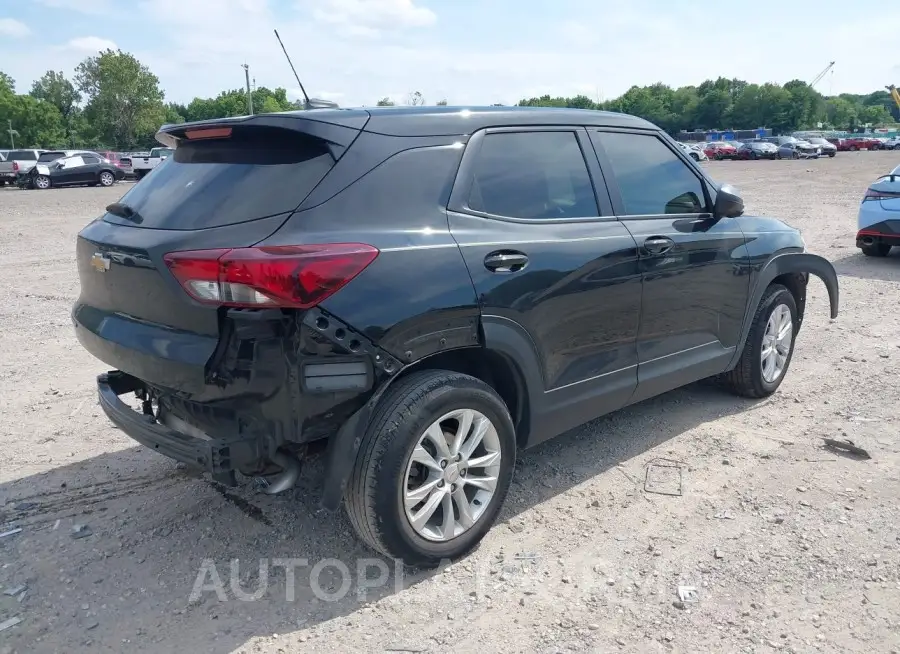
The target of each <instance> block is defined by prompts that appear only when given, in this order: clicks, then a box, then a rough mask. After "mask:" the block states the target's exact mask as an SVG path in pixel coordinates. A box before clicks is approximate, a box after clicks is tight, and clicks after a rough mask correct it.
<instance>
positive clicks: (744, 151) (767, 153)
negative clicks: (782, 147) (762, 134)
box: [737, 140, 778, 159]
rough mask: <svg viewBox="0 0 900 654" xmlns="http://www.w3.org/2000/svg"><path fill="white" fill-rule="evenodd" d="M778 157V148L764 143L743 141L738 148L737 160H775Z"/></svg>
mask: <svg viewBox="0 0 900 654" xmlns="http://www.w3.org/2000/svg"><path fill="white" fill-rule="evenodd" d="M777 157H778V148H777V147H776V146H775V145H774V144H772V143H767V142H766V141H756V140H755V141H745V142H744V143H743V144H742V145H741V147H739V148H738V151H737V158H738V159H775V158H777Z"/></svg>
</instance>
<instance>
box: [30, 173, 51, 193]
mask: <svg viewBox="0 0 900 654" xmlns="http://www.w3.org/2000/svg"><path fill="white" fill-rule="evenodd" d="M34 187H35V188H39V189H41V190H44V189H48V188H50V178H49V177H47V176H46V175H37V176H36V177H35V178H34Z"/></svg>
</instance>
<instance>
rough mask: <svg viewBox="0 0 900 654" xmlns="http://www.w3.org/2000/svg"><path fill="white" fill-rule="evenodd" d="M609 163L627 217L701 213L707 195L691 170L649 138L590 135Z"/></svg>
mask: <svg viewBox="0 0 900 654" xmlns="http://www.w3.org/2000/svg"><path fill="white" fill-rule="evenodd" d="M591 140H592V141H593V142H594V144H595V146H599V147H600V148H602V149H603V150H604V151H605V153H606V156H607V157H608V159H609V162H610V167H611V168H612V172H613V177H614V178H615V181H616V184H617V185H618V187H619V194H620V195H621V197H622V204H623V205H624V210H625V214H626V215H630V216H650V215H667V214H694V213H703V212H704V211H705V207H706V199H705V198H706V194H705V193H704V189H703V184H702V182H701V181H700V178H699V177H697V175H696V174H694V172H693V171H692V169H691V168H690V166H688V164H687V163H686V162H684V161H682V159H681V158H680V157H678V156H677V155H676V154H675V153H674V152H673V151H672V150H670V149H669V148H668V146H666V144H665V143H663V142H662V141H661V140H660V139H659V138H657V137H656V136H654V135H652V134H630V133H625V132H591Z"/></svg>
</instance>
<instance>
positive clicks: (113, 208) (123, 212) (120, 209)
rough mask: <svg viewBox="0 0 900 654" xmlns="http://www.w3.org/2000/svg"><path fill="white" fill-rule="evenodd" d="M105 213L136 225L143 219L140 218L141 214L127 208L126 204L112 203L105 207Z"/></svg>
mask: <svg viewBox="0 0 900 654" xmlns="http://www.w3.org/2000/svg"><path fill="white" fill-rule="evenodd" d="M106 211H107V212H108V213H111V214H112V215H114V216H118V217H119V218H124V219H125V220H130V221H131V222H133V223H137V224H138V225H140V224H141V223H142V222H144V218H143V217H142V216H141V214H139V213H138V212H137V211H135V210H134V209H132V208H131V207H129V206H128V205H127V204H123V203H121V202H113V203H112V204H110V205H108V206H107V207H106Z"/></svg>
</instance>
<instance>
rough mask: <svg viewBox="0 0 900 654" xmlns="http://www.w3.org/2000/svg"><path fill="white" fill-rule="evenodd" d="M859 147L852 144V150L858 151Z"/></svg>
mask: <svg viewBox="0 0 900 654" xmlns="http://www.w3.org/2000/svg"><path fill="white" fill-rule="evenodd" d="M858 149H859V148H857V147H856V146H855V145H851V146H850V152H856V151H857V150H858Z"/></svg>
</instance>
